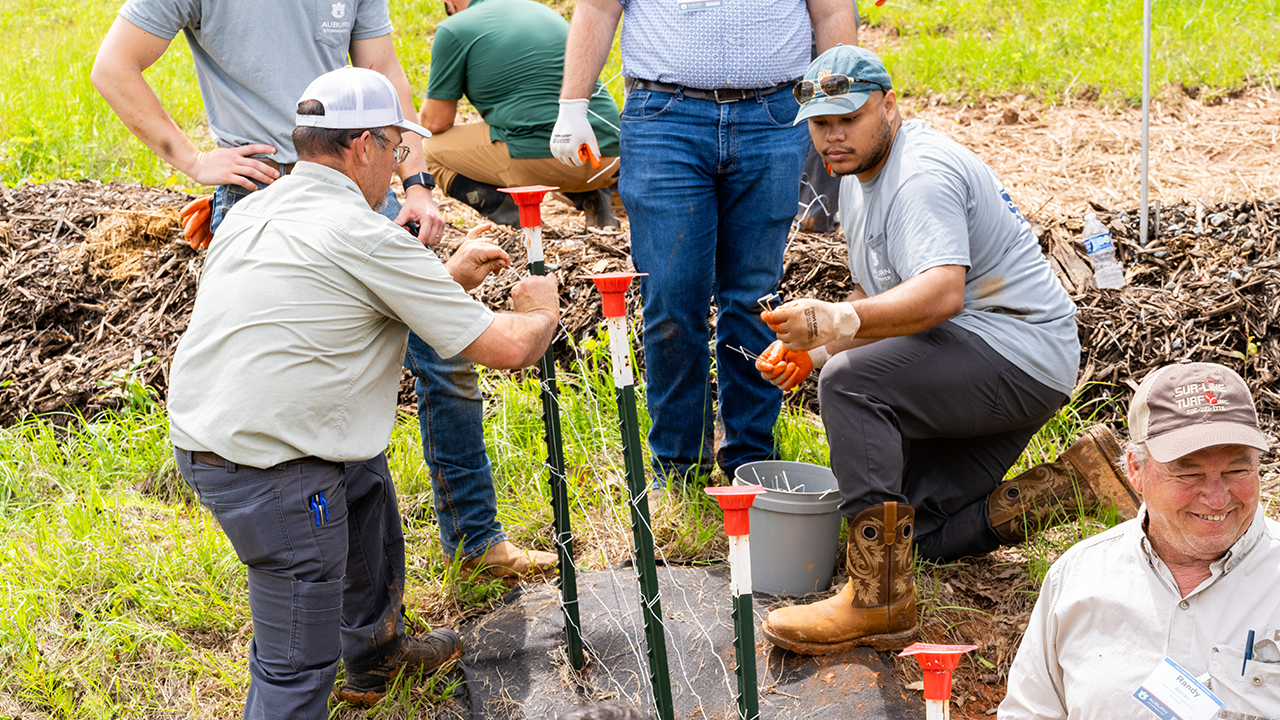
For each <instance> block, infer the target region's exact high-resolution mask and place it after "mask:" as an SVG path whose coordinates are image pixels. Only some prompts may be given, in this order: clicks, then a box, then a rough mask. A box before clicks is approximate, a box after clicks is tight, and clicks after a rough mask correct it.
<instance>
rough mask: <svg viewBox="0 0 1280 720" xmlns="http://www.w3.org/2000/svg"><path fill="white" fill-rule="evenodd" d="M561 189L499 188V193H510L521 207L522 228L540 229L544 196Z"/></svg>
mask: <svg viewBox="0 0 1280 720" xmlns="http://www.w3.org/2000/svg"><path fill="white" fill-rule="evenodd" d="M559 189H560V188H558V187H552V186H550V185H525V186H524V187H513V188H498V192H504V193H509V194H510V195H511V198H512V199H513V200H515V201H516V205H519V206H520V227H538V226H539V225H541V224H542V196H543V195H546V194H547V193H549V192H551V191H552V190H559Z"/></svg>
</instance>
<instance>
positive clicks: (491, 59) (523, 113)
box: [427, 0, 622, 158]
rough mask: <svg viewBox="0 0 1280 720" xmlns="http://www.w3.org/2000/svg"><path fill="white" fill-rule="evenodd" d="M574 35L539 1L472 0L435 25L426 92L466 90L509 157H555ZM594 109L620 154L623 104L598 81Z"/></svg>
mask: <svg viewBox="0 0 1280 720" xmlns="http://www.w3.org/2000/svg"><path fill="white" fill-rule="evenodd" d="M568 37H569V23H567V22H565V19H564V18H562V17H560V14H559V13H557V12H556V11H555V10H552V9H551V8H549V7H547V6H546V5H543V4H542V3H540V2H535V0H471V4H470V5H468V6H467V9H466V10H463V11H462V12H459V13H457V14H455V15H453V16H452V17H449V18H446V19H445V21H444V22H442V23H440V25H439V26H438V27H437V28H436V38H435V43H434V44H433V45H432V47H431V80H430V83H429V84H428V86H427V97H428V98H429V99H431V100H460V99H461V98H462V96H463V95H466V96H467V99H468V100H470V101H471V104H472V105H474V106H475V108H476V110H478V111H480V115H481V117H483V118H484V121H485V122H486V123H488V124H489V127H491V128H492V130H491V131H490V133H489V139H490V140H494V141H497V140H502V141H504V142H506V143H507V151H508V152H509V153H510V154H511V157H513V158H549V157H551V145H550V143H551V129H552V128H553V127H555V124H556V116H557V115H558V114H559V112H560V105H559V99H560V83H561V80H563V78H564V45H565V41H566V40H568ZM591 111H592V112H591V114H590V115H589V117H590V119H591V127H592V129H594V130H595V132H596V140H597V141H599V143H600V152H601V153H602V154H603V155H604V156H605V157H615V156H617V155H618V153H619V149H618V130H617V128H618V127H619V126H620V125H621V124H622V123H621V120H620V119H619V118H618V106H617V105H615V104H614V102H613V98H612V97H611V96H610V95H609V93H608V92H607V91H605V90H604V89H603V88H602V87H601V86H600V83H598V82H597V83H596V93H595V95H594V96H593V97H592V100H591ZM597 115H599V116H600V117H596V116H597ZM601 117H603V118H604V119H603V120H602V119H601ZM606 121H607V122H606Z"/></svg>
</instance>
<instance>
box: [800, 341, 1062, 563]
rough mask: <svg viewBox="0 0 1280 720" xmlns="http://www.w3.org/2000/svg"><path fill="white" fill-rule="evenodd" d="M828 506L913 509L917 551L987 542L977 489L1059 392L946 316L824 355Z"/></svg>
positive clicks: (1016, 451)
mask: <svg viewBox="0 0 1280 720" xmlns="http://www.w3.org/2000/svg"><path fill="white" fill-rule="evenodd" d="M818 400H819V402H820V403H821V406H822V424H823V426H824V427H825V428H826V432H827V441H828V443H829V444H830V447H831V470H832V472H834V473H835V475H836V479H837V480H838V481H839V484H840V497H841V502H840V512H841V513H842V514H843V515H844V516H845V517H848V518H852V517H854V516H855V515H857V514H858V513H859V512H861V511H862V510H865V509H866V508H868V507H871V506H873V505H878V504H880V503H883V502H889V501H893V502H899V503H907V504H908V505H911V506H912V507H913V508H915V511H916V548H917V551H918V552H919V553H920V555H921V556H923V557H925V558H929V559H934V560H952V559H955V558H959V557H964V556H967V555H979V554H982V553H986V552H989V551H991V550H994V549H995V548H996V547H998V546H999V545H1000V538H999V536H998V535H997V534H996V532H995V530H993V529H992V527H991V523H990V522H988V520H987V495H988V494H990V493H991V491H992V490H994V489H995V488H996V486H997V485H999V484H1000V482H1001V480H1002V479H1003V478H1004V475H1005V473H1006V472H1008V470H1009V468H1010V467H1011V466H1012V465H1013V463H1014V462H1016V461H1017V459H1018V456H1019V455H1021V454H1022V451H1023V449H1024V448H1026V446H1027V442H1028V441H1029V440H1030V439H1031V437H1032V436H1033V435H1035V434H1036V431H1037V430H1039V429H1040V427H1041V426H1042V425H1044V424H1045V423H1046V422H1048V421H1049V419H1050V418H1052V417H1053V415H1054V413H1056V412H1057V410H1058V408H1060V407H1062V405H1063V404H1064V403H1065V402H1066V401H1067V396H1066V395H1064V394H1062V393H1061V392H1059V391H1057V390H1053V389H1052V388H1049V387H1047V386H1045V385H1043V384H1041V383H1040V382H1038V381H1036V380H1035V379H1033V378H1032V377H1031V376H1029V375H1027V374H1026V373H1025V372H1023V371H1022V370H1021V369H1019V368H1017V367H1016V366H1014V365H1013V364H1012V363H1010V362H1009V361H1008V360H1005V359H1004V357H1003V356H1001V355H1000V354H999V353H997V352H996V351H995V350H993V349H992V348H991V347H990V346H989V345H987V343H986V342H984V341H983V340H982V339H981V338H980V337H978V336H977V335H975V334H974V333H972V332H970V331H968V330H965V329H964V328H962V327H960V326H959V325H956V324H955V323H953V322H951V321H947V322H944V323H942V324H940V325H938V326H937V327H934V328H932V329H930V330H926V331H925V332H922V333H917V334H915V335H909V336H906V337H898V338H887V339H884V340H880V341H879V342H875V343H872V344H870V345H867V346H864V347H860V348H855V349H853V350H849V351H846V352H843V353H840V354H838V355H836V356H835V357H833V358H832V359H831V360H830V362H828V363H827V365H826V367H825V368H823V370H822V376H821V378H820V379H819V382H818Z"/></svg>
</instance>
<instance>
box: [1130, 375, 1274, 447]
mask: <svg viewBox="0 0 1280 720" xmlns="http://www.w3.org/2000/svg"><path fill="white" fill-rule="evenodd" d="M1129 434H1130V437H1131V439H1132V440H1133V441H1134V442H1140V443H1146V446H1147V451H1148V452H1149V453H1151V457H1152V458H1155V459H1156V460H1157V461H1159V462H1172V461H1174V460H1177V459H1178V458H1180V457H1182V456H1184V455H1190V454H1191V453H1193V452H1196V451H1197V450H1203V449H1204V448H1207V447H1212V446H1214V445H1246V446H1248V447H1253V448H1257V449H1259V450H1261V451H1263V452H1266V451H1267V449H1268V447H1267V438H1266V436H1265V435H1263V434H1262V430H1261V429H1259V428H1258V413H1257V410H1255V409H1254V406H1253V396H1252V395H1250V394H1249V386H1247V385H1245V383H1244V380H1243V379H1242V378H1241V377H1240V376H1239V375H1237V374H1236V373H1235V371H1233V370H1232V369H1231V368H1228V367H1224V366H1222V365H1218V364H1217V363H1198V362H1182V363H1178V364H1176V365H1167V366H1165V367H1162V368H1160V369H1159V370H1155V371H1153V372H1152V373H1151V374H1149V375H1147V377H1146V378H1144V379H1143V381H1142V384H1141V385H1139V386H1138V392H1137V393H1136V394H1134V396H1133V403H1132V404H1131V405H1130V406H1129Z"/></svg>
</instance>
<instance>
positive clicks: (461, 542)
mask: <svg viewBox="0 0 1280 720" xmlns="http://www.w3.org/2000/svg"><path fill="white" fill-rule="evenodd" d="M248 194H249V193H248V191H246V190H245V189H244V188H242V187H239V186H237V185H222V186H219V187H218V188H217V190H215V191H214V196H213V207H212V209H211V213H210V228H211V229H213V230H216V229H217V224H216V223H221V222H222V218H223V216H224V215H225V214H226V211H227V210H228V209H230V207H231V206H232V205H234V204H235V203H236V201H238V200H240V199H241V198H243V197H246V196H247V195H248ZM381 212H382V215H383V216H384V217H387V218H390V219H393V220H394V219H395V217H396V215H397V214H398V213H399V212H400V202H399V200H397V199H396V196H395V193H394V192H391V191H390V190H388V191H387V206H386V207H385V208H383V210H382V211H381ZM214 242H217V241H216V240H214ZM404 366H405V367H406V368H408V370H409V372H411V373H412V374H413V378H414V384H413V388H414V390H415V391H416V392H417V395H418V425H419V427H420V428H421V429H422V454H423V457H424V458H425V459H426V461H427V465H428V467H430V469H431V495H432V499H433V501H434V503H435V510H436V522H437V523H439V525H440V546H441V550H442V551H443V552H444V554H445V557H448V558H452V557H453V556H454V555H457V554H458V548H459V547H461V548H462V558H463V559H469V558H473V557H478V556H479V555H481V554H483V553H484V551H485V550H488V549H489V547H490V546H491V545H494V544H495V543H498V542H501V541H503V540H505V539H506V535H505V534H504V533H503V531H502V523H500V522H498V497H497V494H496V493H495V492H494V488H493V475H492V473H491V471H490V467H489V456H488V454H487V452H486V451H485V444H484V425H483V413H484V404H483V403H484V401H483V397H482V396H481V394H480V387H479V382H480V375H479V373H478V372H477V371H476V368H475V365H473V364H472V363H471V361H470V360H467V359H466V358H464V357H462V356H461V355H455V356H454V357H452V358H449V359H447V360H446V359H443V358H441V357H440V356H439V355H438V354H437V353H436V351H435V350H433V349H432V348H431V346H430V345H427V343H426V342H424V341H423V340H422V338H420V337H418V334H417V333H414V332H410V333H409V348H408V351H407V352H406V353H405V358H404Z"/></svg>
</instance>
